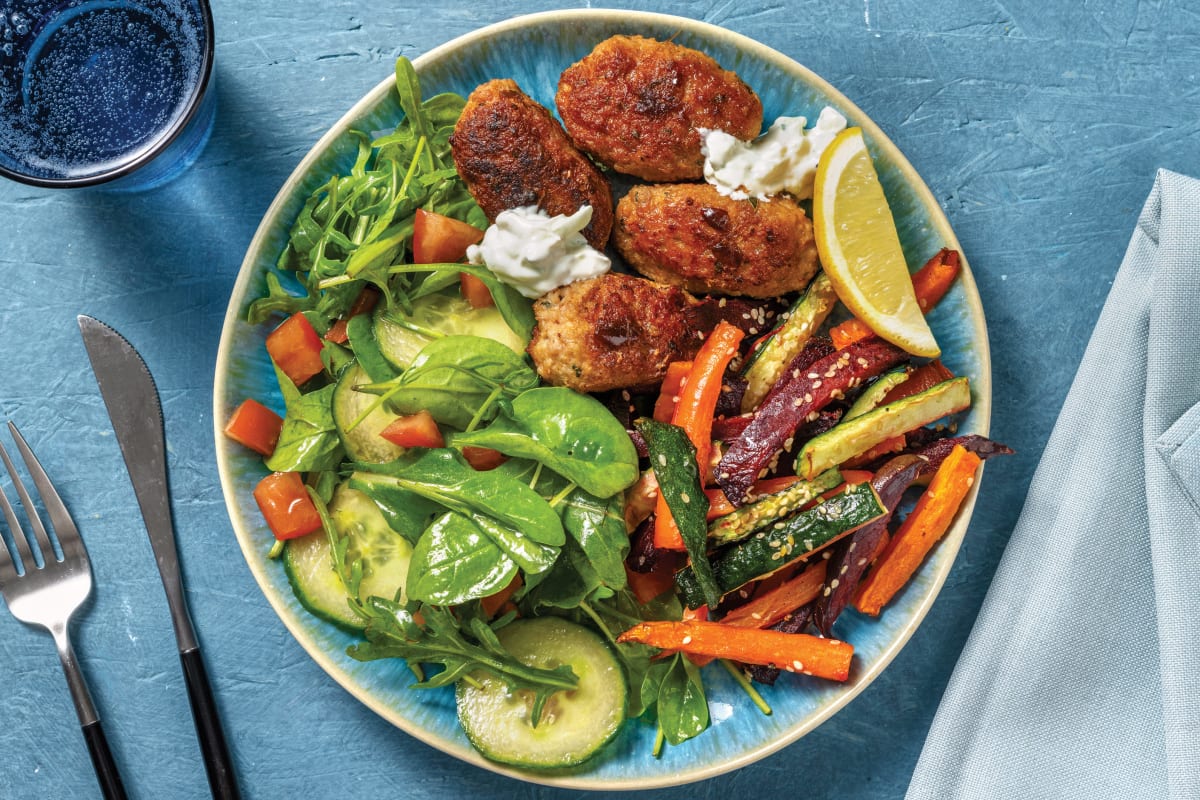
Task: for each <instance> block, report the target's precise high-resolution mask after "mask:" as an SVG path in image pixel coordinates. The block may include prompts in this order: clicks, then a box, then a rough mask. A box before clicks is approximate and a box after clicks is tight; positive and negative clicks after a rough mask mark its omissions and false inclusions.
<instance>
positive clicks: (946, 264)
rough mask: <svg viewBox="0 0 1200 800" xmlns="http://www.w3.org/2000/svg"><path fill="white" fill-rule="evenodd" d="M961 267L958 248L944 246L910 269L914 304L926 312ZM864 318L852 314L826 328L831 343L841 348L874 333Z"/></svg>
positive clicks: (952, 281)
mask: <svg viewBox="0 0 1200 800" xmlns="http://www.w3.org/2000/svg"><path fill="white" fill-rule="evenodd" d="M960 269H961V266H960V264H959V260H958V251H957V250H951V249H949V248H943V249H941V250H939V251H938V253H937V255H935V256H934V257H933V258H931V259H929V260H928V261H926V262H925V266H923V267H921V268H920V269H919V270H917V271H916V272H914V273H913V276H912V282H913V291H914V292H915V293H916V295H917V305H919V306H920V307H921V310H922V311H924V312H925V313H926V314H928V313H929V309H931V308H933V307H934V306H936V305H937V304H938V302H940V301H941V299H942V298H943V297H945V296H946V292H948V291H950V287H951V286H953V285H954V281H955V279H956V278H958V273H959V271H960ZM874 335H875V332H874V331H872V330H871V329H870V328H869V327H868V326H867V324H866V323H865V322H863V321H862V320H860V319H858V318H857V317H851V318H850V319H848V320H846V321H845V322H843V323H841V324H839V325H835V326H834V327H833V328H831V329H830V330H829V338H831V339H832V340H833V346H834V347H836V348H837V349H838V350H841V349H843V348H845V347H847V346H848V345H851V344H854V343H855V342H859V341H862V340H863V339H866V338H868V337H870V336H874Z"/></svg>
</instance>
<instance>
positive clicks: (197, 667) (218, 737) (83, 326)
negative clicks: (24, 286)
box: [78, 314, 240, 800]
mask: <svg viewBox="0 0 1200 800" xmlns="http://www.w3.org/2000/svg"><path fill="white" fill-rule="evenodd" d="M78 321H79V330H80V332H81V333H82V334H83V344H84V347H85V348H86V349H87V354H88V359H89V360H90V361H91V364H92V372H93V373H95V376H96V383H97V384H99V386H100V396H101V397H102V398H103V399H104V405H105V408H107V409H108V417H109V420H110V421H111V422H112V426H113V431H114V432H115V433H116V435H117V443H118V444H119V445H120V448H121V455H122V456H123V457H124V459H125V466H126V468H127V469H128V471H129V479H130V481H132V483H133V491H134V495H135V496H136V497H137V501H138V507H139V508H140V509H141V512H142V520H143V521H144V522H145V525H146V531H147V533H148V534H149V535H150V546H151V548H152V549H153V550H154V559H155V561H157V562H158V571H159V575H160V577H161V578H162V584H163V589H164V590H165V591H166V594H167V605H168V607H169V608H170V611H171V622H172V624H173V626H174V628H175V639H176V641H177V643H178V646H179V658H180V661H181V663H182V665H183V673H184V679H185V683H186V684H187V690H188V700H189V702H190V703H191V708H192V717H193V719H194V721H195V724H196V734H197V736H198V738H199V740H200V750H201V753H202V755H203V757H204V767H205V771H206V772H207V774H208V783H209V788H210V789H211V790H212V795H213V797H214V798H220V800H237V798H239V797H240V794H239V792H238V786H237V779H236V776H235V773H234V770H233V761H232V759H231V758H230V756H229V748H228V747H227V746H226V744H225V734H224V732H223V730H222V727H221V720H220V716H219V713H218V709H217V704H216V700H215V699H214V697H213V694H212V687H211V685H210V684H209V680H208V675H207V672H206V670H205V668H204V659H203V657H202V656H201V654H200V644H199V642H198V641H197V640H196V632H195V629H194V628H193V627H192V619H191V614H190V613H189V611H188V605H187V597H186V595H185V594H184V591H183V578H182V575H181V574H180V570H179V555H178V552H177V551H176V547H175V528H174V524H173V522H172V518H171V500H170V485H169V484H168V482H167V455H166V450H167V446H166V435H165V432H164V428H163V416H162V404H161V403H160V402H159V398H158V389H157V387H156V386H155V385H154V378H153V377H151V375H150V370H149V369H148V368H147V367H146V362H145V361H143V360H142V357H141V356H140V355H139V354H138V352H137V350H135V349H134V348H133V345H131V344H130V343H129V342H128V341H127V340H126V339H125V337H124V336H122V335H121V334H119V333H117V332H116V331H115V330H113V329H112V328H110V327H109V326H108V325H105V324H104V323H103V322H101V321H100V320H98V319H95V318H94V317H89V316H86V315H82V314H81V315H80V316H79V317H78Z"/></svg>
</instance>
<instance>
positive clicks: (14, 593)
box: [0, 422, 125, 800]
mask: <svg viewBox="0 0 1200 800" xmlns="http://www.w3.org/2000/svg"><path fill="white" fill-rule="evenodd" d="M8 430H9V432H10V433H11V434H12V438H13V441H14V442H15V443H16V445H17V449H18V450H19V451H20V453H21V458H22V459H23V460H24V462H25V467H26V468H27V469H28V470H29V476H30V477H31V478H32V479H33V483H34V486H36V487H37V491H38V494H39V495H41V499H42V505H43V507H44V508H45V509H46V513H47V514H48V515H49V517H50V524H51V529H52V531H53V533H54V536H55V538H56V539H57V540H58V546H59V551H60V552H61V553H62V558H61V559H60V558H58V557H57V555H56V553H55V550H54V545H53V543H52V542H51V540H50V534H49V533H48V532H47V529H46V525H45V524H44V523H43V521H42V518H41V517H40V516H39V514H38V511H37V508H36V507H35V506H34V504H33V501H32V499H31V498H30V496H29V492H28V491H27V490H26V488H25V484H24V483H22V482H21V477H20V475H19V474H18V473H17V470H16V469H15V468H14V467H13V462H12V460H11V459H10V458H9V457H8V451H7V450H5V449H4V445H3V444H2V443H0V459H3V461H4V467H5V469H7V470H8V475H9V478H10V479H11V480H12V483H13V488H15V489H16V491H17V497H18V498H20V501H21V506H22V507H23V508H24V509H25V517H26V519H27V520H28V521H29V527H30V528H32V529H33V535H32V536H30V535H29V533H28V532H27V531H26V530H25V529H24V528H23V527H22V526H21V522H20V520H19V519H17V515H16V513H15V512H14V511H13V506H12V503H10V502H9V499H8V496H7V495H6V494H5V493H4V491H3V489H0V510H3V512H4V518H5V520H6V521H7V522H8V528H9V533H10V537H9V538H10V540H11V541H9V542H5V537H4V536H3V533H2V532H0V593H2V594H3V595H4V600H5V602H7V603H8V610H9V611H10V612H12V615H13V616H14V617H16V618H17V619H19V620H21V622H24V623H25V624H27V625H36V626H39V627H42V628H45V629H46V630H47V631H49V632H50V635H51V636H53V637H54V643H55V645H57V646H58V657H59V659H60V660H61V661H62V667H63V672H64V673H66V676H67V687H68V688H69V689H70V690H71V699H72V700H74V701H75V711H76V712H77V713H78V714H79V724H80V725H81V726H82V728H83V738H84V740H85V741H86V742H87V748H88V753H89V754H90V755H91V757H92V766H94V767H95V769H96V777H97V778H98V779H99V781H100V789H101V791H103V793H104V797H105V798H106V800H124V799H125V787H124V785H123V784H122V783H121V774H120V773H119V772H118V771H117V764H116V761H114V760H113V756H112V752H111V751H110V750H109V749H108V740H107V739H105V738H104V729H103V728H102V727H101V726H100V718H99V716H97V714H96V707H95V706H94V705H93V704H92V695H91V692H89V691H88V687H87V683H86V682H85V681H84V678H83V673H82V672H81V671H80V669H79V662H78V661H77V660H76V659H75V650H74V648H72V647H71V631H70V627H71V615H72V614H73V613H74V612H75V610H76V609H78V608H79V606H81V605H82V604H83V601H84V600H86V599H87V596H88V594H89V593H90V592H91V591H92V568H91V563H90V562H89V561H88V555H87V549H86V548H85V547H84V546H83V539H81V538H80V537H79V529H78V528H76V527H75V522H74V520H72V519H71V514H70V513H69V512H68V511H67V507H66V506H65V505H63V501H62V499H61V498H60V497H59V496H58V492H57V491H56V490H55V488H54V484H52V483H51V482H50V478H48V477H47V476H46V471H45V470H43V469H42V465H41V464H40V463H38V460H37V457H36V456H34V454H33V451H32V450H31V449H30V448H29V445H28V444H26V442H25V439H24V437H22V436H21V432H20V431H18V430H17V426H16V425H13V424H12V422H9V423H8ZM35 551H36V553H37V556H38V557H36V558H35ZM39 561H40V562H41V566H40V567H39V566H38V562H39Z"/></svg>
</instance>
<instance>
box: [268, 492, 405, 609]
mask: <svg viewBox="0 0 1200 800" xmlns="http://www.w3.org/2000/svg"><path fill="white" fill-rule="evenodd" d="M329 516H330V518H331V519H332V520H333V526H334V528H336V529H337V531H338V533H339V534H341V535H342V536H347V537H349V538H350V543H349V545H348V546H347V548H346V553H347V560H353V559H355V558H359V557H361V558H362V560H363V577H362V581H361V582H360V583H359V586H358V594H359V598H360V599H362V600H366V599H367V598H368V597H371V596H372V595H375V596H378V597H386V598H388V599H389V600H390V599H393V598H395V597H396V595H397V593H399V595H400V599H401V601H403V600H404V599H405V598H404V582H405V579H406V577H407V575H408V563H409V561H410V560H411V559H412V545H411V544H409V543H408V541H407V540H405V539H404V537H402V536H401V535H400V534H398V533H396V532H395V531H393V530H392V529H391V528H390V527H389V526H388V524H387V522H386V520H384V518H383V514H382V513H380V511H379V508H378V507H377V506H376V505H375V503H374V502H373V501H372V500H371V499H370V498H369V497H367V496H366V495H365V494H363V493H362V492H359V491H356V490H354V489H351V488H350V487H349V486H347V485H346V484H342V485H341V486H339V487H338V488H337V490H336V491H334V493H333V500H332V501H331V502H330V503H329ZM283 567H284V571H285V572H286V574H287V578H288V582H289V583H290V584H291V585H292V591H293V592H294V593H295V594H296V598H297V599H298V600H299V601H300V604H301V605H303V606H304V607H305V608H306V609H308V610H309V611H311V612H312V613H313V614H314V615H316V616H318V617H320V618H321V619H324V620H327V621H329V622H332V623H334V624H335V625H338V626H339V627H342V628H345V629H348V630H353V631H359V630H362V628H363V624H362V620H361V619H360V618H359V616H358V615H357V614H355V613H354V612H353V611H352V610H351V609H350V605H349V603H348V602H347V601H348V593H347V592H346V586H345V584H343V583H342V579H341V578H339V577H338V575H337V573H336V572H334V571H333V562H332V559H331V556H330V552H329V537H327V536H326V535H325V531H317V532H315V533H310V534H309V535H308V536H302V537H300V538H298V539H289V540H288V543H287V546H286V547H285V548H284V554H283Z"/></svg>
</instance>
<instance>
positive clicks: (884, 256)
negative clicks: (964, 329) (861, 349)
mask: <svg viewBox="0 0 1200 800" xmlns="http://www.w3.org/2000/svg"><path fill="white" fill-rule="evenodd" d="M813 227H814V228H815V233H816V239H817V253H818V254H819V255H820V257H821V264H822V266H823V267H824V268H825V274H826V275H828V276H829V281H830V283H832V284H833V288H834V290H835V291H836V292H837V295H838V298H839V299H840V300H841V301H842V302H843V303H845V304H846V307H847V308H849V309H850V311H851V312H853V313H854V315H855V316H857V317H858V318H859V319H861V320H862V321H863V322H865V323H866V324H867V325H868V326H869V327H870V328H871V330H873V331H875V333H876V334H877V335H878V336H879V337H880V338H881V339H885V340H886V341H889V342H891V343H892V344H894V345H896V346H897V347H900V348H902V349H904V350H905V351H907V352H909V353H912V354H913V355H918V356H926V357H928V358H933V357H936V356H937V355H938V354H939V353H941V349H940V348H939V347H938V344H937V342H936V341H935V340H934V338H933V331H931V330H930V329H929V323H927V322H926V321H925V315H924V314H922V313H921V307H920V306H919V305H918V304H917V297H916V294H914V292H913V286H912V278H911V277H910V276H909V274H908V265H907V264H906V263H905V261H904V251H903V249H902V248H901V246H900V237H899V235H897V233H896V222H895V220H894V219H893V218H892V211H891V209H890V208H888V203H887V198H886V197H884V194H883V187H882V186H881V185H880V184H879V175H878V174H877V173H876V172H875V166H874V164H872V162H871V155H870V153H868V152H867V144H866V142H865V141H864V140H863V135H862V128H847V129H846V130H844V131H842V132H841V133H840V134H838V136H837V138H836V139H834V140H833V141H832V142H831V143H830V144H829V146H828V147H827V148H826V149H825V152H824V153H823V154H822V155H821V161H820V163H819V164H818V165H817V177H816V184H815V186H814V188H813Z"/></svg>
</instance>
